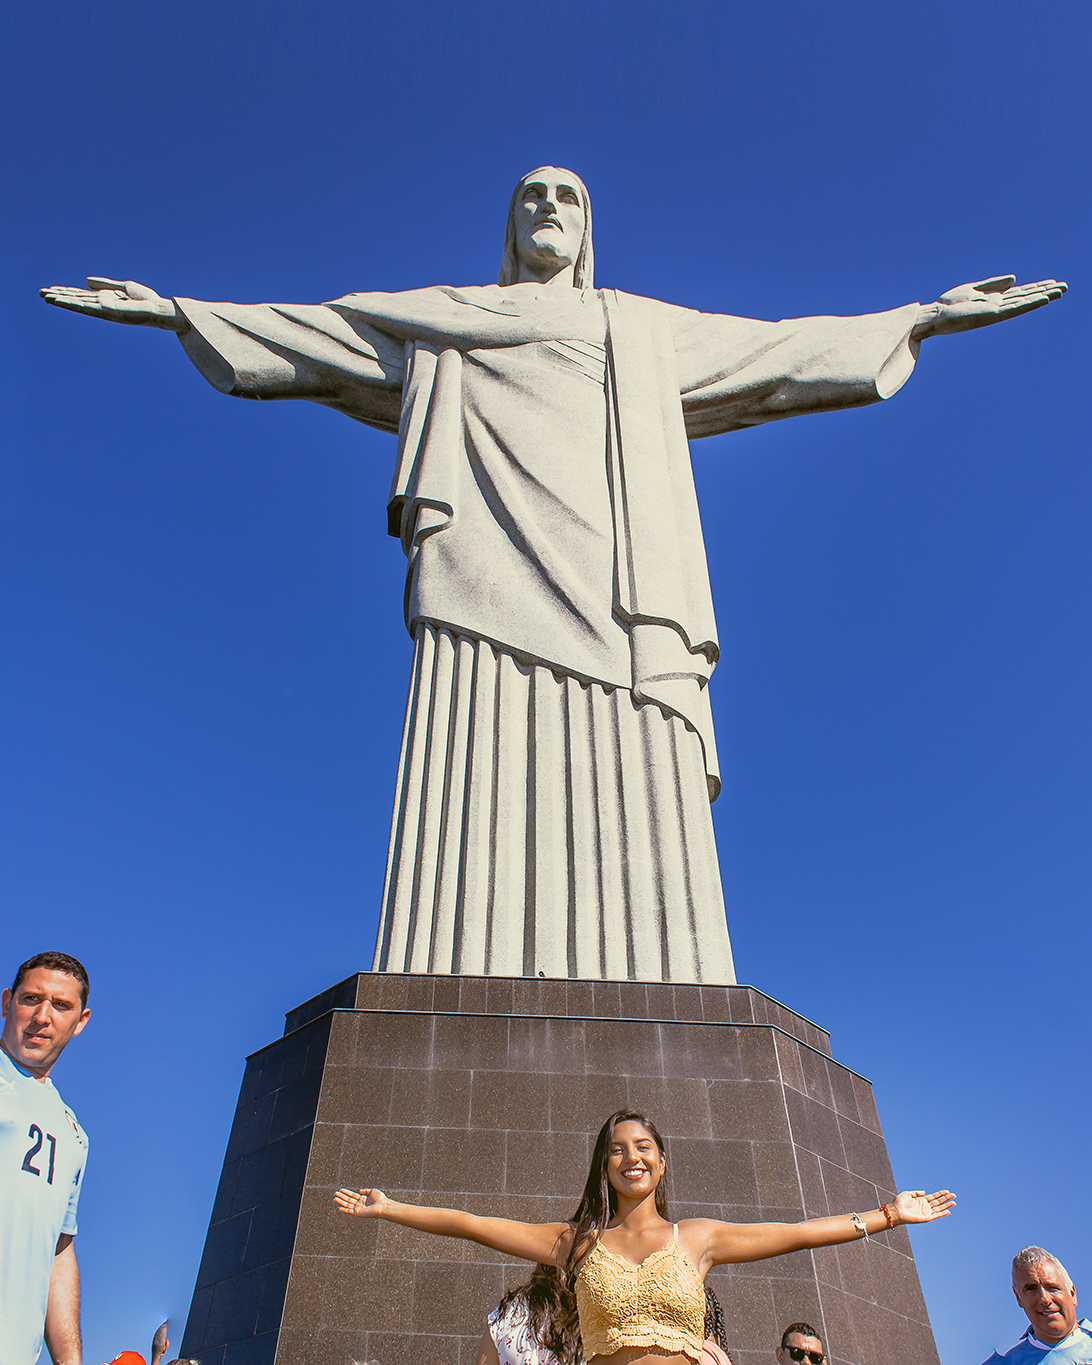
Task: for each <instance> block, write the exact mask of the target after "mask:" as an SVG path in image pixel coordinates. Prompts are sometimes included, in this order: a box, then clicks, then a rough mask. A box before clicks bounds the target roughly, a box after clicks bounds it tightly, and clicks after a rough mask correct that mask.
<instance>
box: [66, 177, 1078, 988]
mask: <svg viewBox="0 0 1092 1365" xmlns="http://www.w3.org/2000/svg"><path fill="white" fill-rule="evenodd" d="M87 285H88V287H87V289H69V288H54V289H44V290H42V295H43V297H44V298H46V299H47V300H48V301H49V302H50V303H54V304H57V305H59V306H60V307H62V308H69V309H72V310H74V311H76V312H80V313H87V314H90V315H92V316H95V317H101V318H107V319H109V320H111V321H114V322H128V323H136V324H141V325H145V326H152V327H162V328H166V329H168V330H170V331H174V332H176V333H177V334H178V336H179V338H180V340H181V342H182V346H183V348H184V350H185V351H186V354H187V355H188V356H189V357H190V359H191V360H192V361H193V363H194V364H195V365H196V366H197V368H198V369H199V370H200V371H201V373H202V374H203V375H204V376H205V378H206V379H207V380H208V381H209V383H210V384H212V385H213V387H214V388H217V389H219V390H220V391H221V392H222V393H228V394H234V395H236V396H237V397H241V398H256V399H270V398H306V399H309V400H310V401H312V402H315V403H323V404H325V405H326V406H327V407H332V408H336V409H337V410H338V411H339V412H343V413H346V414H347V415H348V416H350V417H354V418H356V420H357V421H360V422H365V423H367V424H368V425H369V426H373V427H378V428H379V429H380V430H382V431H389V432H391V433H397V436H398V456H397V461H396V466H395V475H394V482H393V485H392V488H391V496H390V503H389V508H388V511H389V515H390V522H389V525H390V532H391V534H392V535H395V536H398V537H400V538H401V541H402V547H403V549H404V550H405V553H406V556H407V558H408V560H409V568H408V573H407V578H406V596H405V618H406V625H407V627H408V629H409V631H410V634H411V635H412V636H413V641H414V654H413V675H412V680H411V683H410V690H409V699H408V702H407V706H406V719H405V730H404V734H403V740H402V754H401V759H400V762H399V770H398V784H397V790H396V794H395V802H394V818H393V822H392V830H391V840H390V851H389V855H388V861H387V877H386V886H385V889H384V894H383V906H382V914H381V919H380V925H379V935H378V941H377V944H376V952H375V963H374V966H375V968H376V969H377V970H382V971H394V972H439V973H461V974H479V973H481V974H487V975H499V976H547V977H591V978H600V979H607V980H618V979H622V980H625V979H627V978H628V979H633V980H641V981H672V982H713V983H725V984H727V983H731V982H732V981H734V979H735V977H734V973H733V970H732V954H731V948H730V946H729V941H728V931H727V928H726V925H725V917H724V903H723V896H722V892H721V884H720V874H719V870H718V866H717V854H716V846H715V843H714V839H713V826H712V820H711V816H710V810H709V804H710V801H712V800H713V799H715V797H716V795H717V791H718V789H719V786H720V779H719V777H718V771H717V758H716V747H715V744H714V740H713V727H712V722H711V716H710V710H709V701H708V695H707V691H706V685H707V683H708V681H709V677H710V674H711V673H712V671H713V668H714V666H715V664H716V661H717V653H718V650H717V634H716V627H715V624H714V620H713V605H712V601H711V599H710V593H709V576H708V570H707V568H706V561H705V549H704V545H703V542H702V532H701V524H700V521H699V517H698V506H697V500H696V497H695V492H694V481H693V476H692V473H691V467H690V457H689V450H688V448H687V438H688V437H697V436H712V435H715V434H717V433H719V432H726V431H735V430H738V429H740V428H742V427H749V426H755V425H757V424H759V423H761V422H770V421H774V420H776V419H778V418H782V417H793V416H796V415H798V414H802V413H811V412H830V411H832V410H834V409H838V408H851V407H859V406H863V405H864V404H867V403H875V402H877V401H878V400H879V399H881V398H887V397H890V395H891V394H893V393H894V392H895V391H896V390H897V389H898V388H900V387H901V385H902V384H903V383H904V382H905V381H906V379H907V377H908V376H909V374H910V371H911V370H912V369H913V366H914V361H915V359H916V357H917V352H918V347H919V345H920V343H921V341H922V339H923V338H925V337H929V336H936V335H940V334H941V333H945V332H958V331H964V330H967V329H969V328H974V327H982V326H985V325H987V324H989V323H992V322H999V321H1002V320H1003V319H1005V318H1010V317H1016V316H1018V315H1019V314H1021V313H1026V312H1028V311H1029V310H1031V309H1033V308H1038V307H1041V306H1042V305H1043V304H1045V303H1048V302H1050V301H1051V300H1052V299H1056V298H1058V297H1059V296H1060V295H1061V294H1062V293H1063V292H1064V291H1065V285H1064V284H1059V283H1057V282H1056V281H1054V280H1045V281H1042V282H1040V283H1038V284H1029V285H1023V286H1021V287H1019V288H1015V287H1013V286H1014V280H1013V278H1012V277H1011V276H1006V277H1004V278H999V279H992V280H985V281H983V282H981V283H979V284H974V285H970V284H968V285H963V286H962V287H960V288H958V289H953V290H952V291H951V292H950V293H948V294H945V295H943V296H942V298H941V299H940V300H939V301H938V302H937V303H935V304H930V305H928V306H926V307H922V306H919V305H918V304H916V303H911V304H907V305H905V306H904V307H902V308H896V309H893V310H892V311H891V312H886V313H873V314H869V315H867V316H864V317H848V318H840V317H819V318H798V319H792V320H788V321H784V322H756V321H753V320H751V319H749V318H737V317H729V316H724V315H721V314H715V313H698V312H694V311H692V310H691V309H688V308H679V307H675V306H673V305H672V304H667V303H659V302H657V301H656V300H654V299H645V298H638V297H636V296H634V295H632V294H623V293H620V292H619V291H617V290H613V289H596V288H594V286H593V279H592V236H591V205H590V203H589V200H588V193H587V190H586V189H585V187H584V185H583V183H582V181H581V180H580V178H579V177H578V176H576V175H573V174H572V172H571V171H564V170H558V169H556V168H554V167H543V168H541V169H539V170H536V171H532V172H531V173H530V174H529V175H526V176H524V178H523V179H522V180H521V181H520V183H519V184H518V185H517V187H516V190H515V193H514V194H513V196H512V202H511V206H510V208H509V213H508V225H507V230H506V234H505V244H504V258H503V263H502V265H501V272H500V280H499V283H498V284H495V285H486V286H475V287H470V288H463V289H449V288H430V289H419V290H411V291H409V292H407V293H400V294H348V295H346V296H345V297H344V298H341V299H336V300H335V301H334V302H332V303H325V304H312V305H295V304H287V305H286V304H253V305H250V304H234V303H201V302H198V301H196V300H193V299H185V298H178V299H173V300H172V299H163V298H160V297H159V295H158V294H156V293H154V292H153V291H152V290H151V289H147V288H145V287H144V286H142V285H137V284H133V283H131V282H130V283H119V282H118V281H114V280H105V279H89V280H88V282H87Z"/></svg>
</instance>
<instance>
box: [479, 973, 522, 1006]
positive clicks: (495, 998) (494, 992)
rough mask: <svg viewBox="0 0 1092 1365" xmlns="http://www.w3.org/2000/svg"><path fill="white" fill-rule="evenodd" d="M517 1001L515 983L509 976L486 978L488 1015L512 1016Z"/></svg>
mask: <svg viewBox="0 0 1092 1365" xmlns="http://www.w3.org/2000/svg"><path fill="white" fill-rule="evenodd" d="M514 999H515V992H514V989H513V981H512V978H511V977H507V976H492V977H487V978H486V983H485V1009H486V1013H487V1014H511V1013H512V1005H513V1002H514Z"/></svg>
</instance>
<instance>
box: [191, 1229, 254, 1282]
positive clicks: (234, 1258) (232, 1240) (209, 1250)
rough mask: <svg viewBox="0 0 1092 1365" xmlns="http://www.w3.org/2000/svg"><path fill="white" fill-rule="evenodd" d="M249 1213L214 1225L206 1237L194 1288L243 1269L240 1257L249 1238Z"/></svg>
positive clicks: (222, 1278)
mask: <svg viewBox="0 0 1092 1365" xmlns="http://www.w3.org/2000/svg"><path fill="white" fill-rule="evenodd" d="M252 1217H253V1213H252V1212H247V1213H240V1214H239V1215H238V1216H237V1217H235V1218H226V1219H225V1220H224V1221H223V1222H222V1223H213V1224H212V1226H211V1227H210V1228H209V1235H208V1236H207V1237H206V1238H205V1250H204V1252H203V1253H202V1255H201V1267H200V1269H199V1270H198V1272H197V1288H198V1289H202V1288H205V1287H206V1286H208V1285H213V1284H217V1283H218V1282H219V1281H220V1280H226V1279H229V1278H230V1277H231V1276H232V1275H238V1274H239V1273H240V1271H241V1270H242V1269H243V1256H244V1254H245V1252H246V1244H247V1239H248V1238H249V1236H250V1220H251V1218H252Z"/></svg>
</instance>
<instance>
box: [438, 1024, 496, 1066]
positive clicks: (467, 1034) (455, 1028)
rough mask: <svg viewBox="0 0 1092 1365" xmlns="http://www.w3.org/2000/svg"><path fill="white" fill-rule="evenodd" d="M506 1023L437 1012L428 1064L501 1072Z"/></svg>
mask: <svg viewBox="0 0 1092 1365" xmlns="http://www.w3.org/2000/svg"><path fill="white" fill-rule="evenodd" d="M508 1023H509V1021H508V1020H507V1019H505V1018H500V1019H489V1018H484V1017H481V1016H477V1017H475V1018H472V1019H467V1018H459V1017H452V1016H450V1015H437V1016H436V1025H435V1033H434V1036H433V1052H432V1065H433V1066H435V1067H436V1068H438V1069H439V1070H445V1069H449V1068H450V1069H459V1070H467V1071H477V1070H479V1069H485V1070H491V1071H503V1070H504V1068H505V1067H506V1066H507V1064H508Z"/></svg>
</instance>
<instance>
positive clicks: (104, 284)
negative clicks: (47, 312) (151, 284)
mask: <svg viewBox="0 0 1092 1365" xmlns="http://www.w3.org/2000/svg"><path fill="white" fill-rule="evenodd" d="M38 292H39V294H40V295H41V296H42V298H43V299H45V301H46V303H52V304H53V305H54V307H56V308H67V309H68V310H69V312H71V313H84V314H86V315H87V316H88V317H92V318H104V319H105V320H106V321H107V322H127V323H129V324H131V325H132V326H136V327H163V328H165V329H166V330H167V331H170V332H178V333H179V334H181V333H182V332H188V331H189V327H190V325H189V323H188V322H187V321H186V319H185V318H184V317H183V316H182V314H181V313H180V312H179V311H178V308H177V306H176V305H175V302H174V300H173V299H164V298H160V296H159V295H158V294H157V293H156V292H155V290H154V289H149V288H148V286H147V285H146V284H137V282H136V281H135V280H107V279H103V278H101V277H100V276H98V275H91V276H89V277H88V280H87V288H86V289H78V288H75V287H74V286H71V285H61V284H58V285H50V286H49V287H48V288H46V289H39V291H38Z"/></svg>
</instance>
